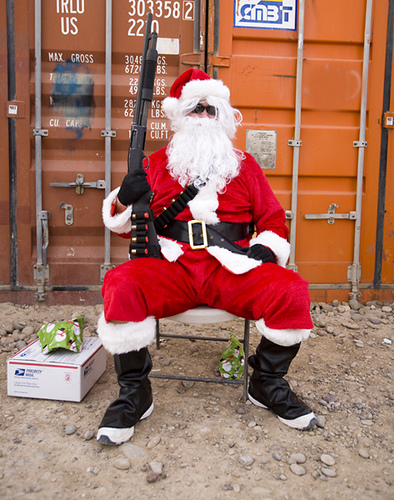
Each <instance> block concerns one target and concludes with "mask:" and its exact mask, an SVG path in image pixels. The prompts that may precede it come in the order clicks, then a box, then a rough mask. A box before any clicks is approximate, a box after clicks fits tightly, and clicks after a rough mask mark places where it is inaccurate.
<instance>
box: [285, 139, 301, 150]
mask: <svg viewBox="0 0 394 500" xmlns="http://www.w3.org/2000/svg"><path fill="white" fill-rule="evenodd" d="M287 145H288V146H291V147H293V148H300V147H301V146H302V141H301V140H295V139H289V140H288V141H287Z"/></svg>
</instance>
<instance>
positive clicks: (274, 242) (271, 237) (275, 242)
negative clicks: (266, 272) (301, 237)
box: [249, 231, 290, 267]
mask: <svg viewBox="0 0 394 500" xmlns="http://www.w3.org/2000/svg"><path fill="white" fill-rule="evenodd" d="M257 244H260V245H264V246H266V247H268V248H270V249H271V250H272V251H273V252H274V254H275V257H276V261H277V264H279V265H280V266H282V267H285V266H286V262H287V260H288V258H289V255H290V243H289V242H288V241H287V240H285V239H284V238H282V237H280V236H278V235H277V234H276V233H274V232H272V231H263V232H262V233H260V234H259V235H258V236H256V238H252V239H251V240H250V242H249V245H250V246H253V245H257Z"/></svg>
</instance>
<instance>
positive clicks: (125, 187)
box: [118, 169, 150, 206]
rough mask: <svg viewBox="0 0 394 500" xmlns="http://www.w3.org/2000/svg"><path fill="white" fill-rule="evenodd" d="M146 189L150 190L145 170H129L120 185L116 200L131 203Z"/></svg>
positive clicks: (123, 203)
mask: <svg viewBox="0 0 394 500" xmlns="http://www.w3.org/2000/svg"><path fill="white" fill-rule="evenodd" d="M147 191H150V185H149V183H148V181H147V180H146V172H145V170H142V169H140V170H138V171H136V172H129V173H128V174H127V175H126V176H125V178H124V179H123V182H122V185H121V186H120V189H119V192H118V200H119V201H120V202H121V203H122V205H125V206H127V205H131V204H132V203H134V202H135V201H136V200H138V198H139V197H140V196H142V195H143V194H144V193H146V192H147Z"/></svg>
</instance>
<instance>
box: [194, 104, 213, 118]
mask: <svg viewBox="0 0 394 500" xmlns="http://www.w3.org/2000/svg"><path fill="white" fill-rule="evenodd" d="M205 110H206V112H207V113H208V114H209V115H210V116H216V115H217V109H216V108H215V106H204V105H203V104H197V106H196V107H195V108H194V109H193V111H191V113H196V114H197V115H201V113H204V111H205Z"/></svg>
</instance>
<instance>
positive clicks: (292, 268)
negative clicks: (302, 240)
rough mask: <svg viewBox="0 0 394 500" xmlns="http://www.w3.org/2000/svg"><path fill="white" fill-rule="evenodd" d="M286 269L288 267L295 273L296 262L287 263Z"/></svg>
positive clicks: (296, 268)
mask: <svg viewBox="0 0 394 500" xmlns="http://www.w3.org/2000/svg"><path fill="white" fill-rule="evenodd" d="M286 269H290V270H291V271H294V272H295V273H296V272H298V266H297V264H287V265H286Z"/></svg>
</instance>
